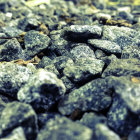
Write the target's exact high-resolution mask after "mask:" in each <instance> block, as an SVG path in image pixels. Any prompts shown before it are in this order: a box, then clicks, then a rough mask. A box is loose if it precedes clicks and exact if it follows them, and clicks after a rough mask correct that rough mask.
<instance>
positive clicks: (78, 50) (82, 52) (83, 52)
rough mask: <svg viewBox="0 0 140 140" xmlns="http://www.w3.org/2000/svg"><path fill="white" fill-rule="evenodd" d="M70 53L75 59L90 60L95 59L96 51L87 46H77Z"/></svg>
mask: <svg viewBox="0 0 140 140" xmlns="http://www.w3.org/2000/svg"><path fill="white" fill-rule="evenodd" d="M70 53H71V54H72V57H73V58H74V59H79V58H88V57H92V58H95V55H94V51H93V50H92V49H91V48H90V47H89V46H88V45H86V44H82V43H81V44H80V43H79V44H77V45H75V46H74V48H73V49H71V51H70Z"/></svg>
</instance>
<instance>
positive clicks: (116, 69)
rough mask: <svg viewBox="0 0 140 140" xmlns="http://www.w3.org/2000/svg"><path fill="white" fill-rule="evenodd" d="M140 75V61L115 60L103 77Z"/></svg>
mask: <svg viewBox="0 0 140 140" xmlns="http://www.w3.org/2000/svg"><path fill="white" fill-rule="evenodd" d="M110 75H112V76H127V75H134V76H136V75H137V76H138V75H140V61H139V60H138V59H134V58H133V59H115V60H114V61H112V62H111V63H110V65H109V66H108V67H107V68H106V69H105V71H104V72H103V74H102V77H106V76H110Z"/></svg>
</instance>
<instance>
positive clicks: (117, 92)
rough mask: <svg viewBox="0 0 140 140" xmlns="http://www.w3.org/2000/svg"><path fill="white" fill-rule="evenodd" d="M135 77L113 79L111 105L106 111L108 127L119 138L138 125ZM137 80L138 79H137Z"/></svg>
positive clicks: (137, 95) (136, 83)
mask: <svg viewBox="0 0 140 140" xmlns="http://www.w3.org/2000/svg"><path fill="white" fill-rule="evenodd" d="M136 79H137V78H136V77H135V79H134V77H133V79H131V76H130V77H118V78H116V77H114V80H112V84H113V85H112V86H113V90H114V93H113V103H112V105H111V107H110V109H109V111H108V114H107V120H108V126H109V127H110V128H112V129H113V130H114V131H115V132H116V133H117V134H119V135H121V136H128V134H129V133H130V132H131V131H132V130H133V129H134V128H135V127H136V126H138V125H139V123H140V120H139V114H140V105H139V97H140V95H139V94H140V91H139V89H140V85H139V82H135V81H136ZM137 80H138V79H137Z"/></svg>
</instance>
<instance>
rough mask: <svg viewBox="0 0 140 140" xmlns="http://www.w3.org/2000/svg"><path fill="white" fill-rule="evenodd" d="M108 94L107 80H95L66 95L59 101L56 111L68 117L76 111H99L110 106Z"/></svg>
mask: <svg viewBox="0 0 140 140" xmlns="http://www.w3.org/2000/svg"><path fill="white" fill-rule="evenodd" d="M110 93H111V91H110V89H109V84H108V82H107V80H106V79H96V80H93V81H91V82H89V83H87V84H85V85H84V86H82V87H80V88H79V89H75V90H73V91H72V92H71V93H69V94H68V95H66V96H65V97H64V98H63V99H62V100H61V101H60V103H59V107H58V109H59V111H60V112H61V114H63V115H69V114H71V113H72V112H73V111H74V110H76V109H80V110H82V111H89V110H93V111H101V110H104V109H107V108H108V107H109V106H110V104H111V100H112V99H111V97H110V96H111V95H110Z"/></svg>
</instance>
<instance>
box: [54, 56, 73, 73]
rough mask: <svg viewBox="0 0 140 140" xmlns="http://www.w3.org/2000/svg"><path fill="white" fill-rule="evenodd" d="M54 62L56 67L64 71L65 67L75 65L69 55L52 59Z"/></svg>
mask: <svg viewBox="0 0 140 140" xmlns="http://www.w3.org/2000/svg"><path fill="white" fill-rule="evenodd" d="M52 64H54V65H55V67H56V69H57V70H58V71H59V72H60V73H62V71H63V70H64V68H65V67H67V66H72V65H74V62H73V60H72V59H71V58H69V57H67V56H59V57H56V58H55V59H53V60H52Z"/></svg>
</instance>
